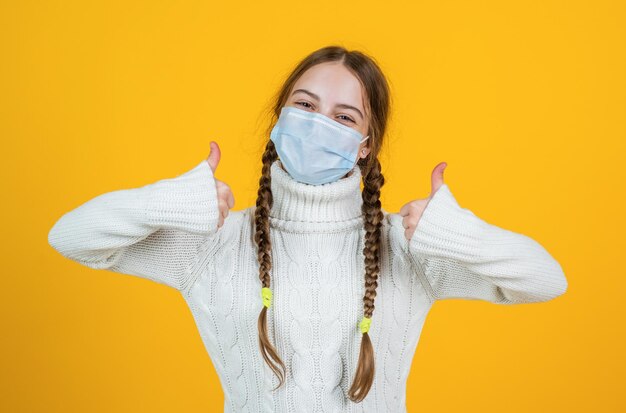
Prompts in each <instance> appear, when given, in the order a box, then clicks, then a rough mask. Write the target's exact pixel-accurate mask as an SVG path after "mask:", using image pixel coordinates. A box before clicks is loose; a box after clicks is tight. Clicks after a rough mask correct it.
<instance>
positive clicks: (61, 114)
mask: <svg viewBox="0 0 626 413" xmlns="http://www.w3.org/2000/svg"><path fill="white" fill-rule="evenodd" d="M625 17H626V13H625V10H624V3H623V2H621V1H617V0H616V1H598V0H595V1H587V2H582V1H546V0H525V1H518V2H509V1H500V0H492V1H436V2H435V1H433V2H408V1H406V2H394V1H344V2H335V1H315V2H294V1H280V2H278V1H276V2H272V3H266V2H233V3H231V4H227V3H226V2H220V3H217V2H201V1H194V2H191V1H188V2H175V1H154V0H152V1H141V2H139V1H101V2H95V1H22V0H20V1H4V2H2V5H1V6H0V23H1V24H0V33H1V36H0V44H1V50H0V52H1V58H2V65H0V71H1V79H2V80H1V83H0V86H1V95H2V101H1V106H0V110H1V113H2V116H1V129H0V133H1V136H2V143H3V145H2V147H3V153H4V155H3V157H2V158H3V159H2V163H1V168H2V179H3V191H2V192H3V202H2V209H3V210H2V216H3V220H4V224H3V234H4V235H3V237H2V244H3V245H2V251H3V270H2V278H3V280H2V281H3V282H2V288H0V299H1V300H0V303H1V304H0V306H1V310H2V316H1V317H2V318H1V319H2V330H3V331H2V337H3V339H2V341H1V343H2V344H1V346H2V348H1V353H2V360H1V364H2V368H1V372H2V373H1V382H0V388H1V389H2V397H0V410H1V411H3V412H74V411H75V412H141V411H150V412H174V411H176V412H218V411H222V409H223V394H222V391H221V388H220V385H219V381H218V377H217V375H216V373H215V371H214V369H213V366H212V364H211V361H210V359H209V357H208V355H207V353H206V352H205V349H204V347H203V344H202V342H201V339H200V336H199V334H198V332H197V330H196V327H195V325H194V323H193V319H192V316H191V313H190V311H189V310H188V308H187V307H186V305H185V303H184V301H183V298H182V296H180V295H179V293H178V292H177V291H175V290H173V289H169V288H168V287H166V286H163V285H160V284H156V283H153V282H151V281H147V280H144V279H141V278H138V277H132V276H123V275H120V274H115V273H111V272H106V271H97V270H92V269H89V268H86V267H82V266H80V265H78V264H76V263H74V262H72V261H70V260H67V259H64V258H63V257H62V256H60V255H59V254H58V253H57V252H56V251H54V250H53V249H52V248H51V247H50V246H49V245H48V243H47V234H48V231H49V229H50V228H51V227H52V225H53V224H54V222H55V221H56V220H57V219H58V218H59V217H60V216H61V215H62V214H63V213H65V212H67V211H69V210H70V209H73V208H75V207H77V206H78V205H80V204H81V203H83V202H85V201H87V200H88V199H91V198H93V197H95V196H97V195H99V194H101V193H104V192H108V191H112V190H115V189H121V188H127V187H137V186H142V185H145V184H147V183H150V182H154V181H156V180H159V179H161V178H165V177H172V176H175V175H178V174H180V173H182V172H184V171H186V170H188V169H190V168H191V167H193V166H195V165H196V164H197V163H198V162H199V161H200V160H202V159H203V158H205V157H206V156H207V155H208V152H209V141H210V140H216V141H217V142H218V143H219V144H220V146H221V149H222V159H221V162H220V165H219V168H218V170H217V173H216V176H217V177H218V178H219V179H221V180H223V181H225V182H227V183H228V184H229V185H230V186H231V187H232V188H233V192H234V194H235V199H236V204H235V207H234V209H235V210H240V209H244V208H246V207H248V206H251V205H253V204H254V201H255V194H256V188H257V184H258V178H259V175H260V166H261V161H260V154H261V148H262V146H263V145H264V143H265V141H266V139H268V137H267V136H265V135H264V128H265V126H266V121H267V119H266V117H265V116H264V114H263V111H264V109H265V108H266V107H267V105H268V104H269V98H270V97H271V96H272V94H273V93H274V92H275V91H276V89H277V88H278V87H279V85H280V84H281V81H282V80H283V79H284V76H286V74H287V73H288V72H289V71H290V70H291V69H292V67H293V65H295V64H296V62H297V61H299V60H300V59H301V58H303V57H304V56H305V55H306V54H308V53H310V52H312V51H313V50H315V49H317V48H319V47H322V46H325V45H328V44H341V45H343V46H346V47H348V48H351V49H352V48H354V49H359V50H362V51H364V52H366V53H368V54H370V55H372V56H374V57H375V58H376V59H377V60H378V62H379V63H380V65H381V67H382V68H383V70H384V71H385V73H386V74H387V75H388V77H389V81H390V83H391V87H392V93H393V98H394V103H395V106H394V108H393V121H392V123H391V125H390V130H389V135H388V137H387V142H386V144H385V146H386V150H385V152H384V153H383V154H382V156H381V161H382V163H383V168H384V169H383V172H384V174H385V178H386V184H385V186H384V188H383V206H384V207H385V209H387V210H389V211H392V212H395V211H398V210H399V209H400V207H401V206H402V205H403V204H404V203H406V202H408V201H410V200H412V199H418V198H425V197H426V196H428V193H429V190H430V172H431V170H432V168H433V167H434V166H435V165H436V164H437V163H438V162H441V161H446V162H448V168H447V170H446V172H445V175H444V176H445V181H446V182H447V183H448V185H449V187H450V188H451V190H452V192H453V193H454V194H455V196H456V198H457V200H458V201H459V203H460V204H461V206H463V207H465V208H468V209H470V210H472V211H473V212H474V213H476V214H477V215H478V216H479V217H481V218H482V219H484V220H486V221H487V222H490V223H493V224H496V225H498V226H501V227H503V228H507V229H510V230H513V231H517V232H521V233H524V234H527V235H529V236H531V237H533V238H534V239H536V240H537V241H539V242H540V243H541V244H542V245H543V246H544V247H545V248H546V249H547V250H548V251H549V252H550V253H551V254H552V255H553V256H554V257H555V258H556V259H557V260H558V261H559V262H560V263H561V265H562V267H563V269H564V271H565V273H566V276H567V279H568V281H569V290H568V291H567V293H566V294H565V295H564V296H562V297H559V298H557V299H555V300H553V301H550V302H546V303H540V304H526V305H517V306H508V307H507V306H498V305H496V304H492V303H488V302H481V301H469V300H448V301H440V302H437V303H436V304H435V305H434V307H433V308H432V310H431V313H430V315H429V317H428V319H427V321H426V324H425V326H424V331H423V333H422V337H421V341H420V344H419V345H418V348H417V352H416V354H415V358H414V362H413V367H412V371H411V375H410V376H409V380H408V396H407V405H408V410H409V412H416V413H418V412H452V411H463V412H470V411H477V412H478V411H480V412H499V411H503V410H506V411H507V412H535V411H547V412H557V411H559V412H560V411H563V412H565V411H567V412H572V411H602V412H617V411H625V410H624V409H626V396H625V395H624V384H625V382H626V380H625V379H626V377H624V376H625V355H624V349H625V348H626V346H625V344H626V343H625V340H624V337H625V331H624V321H623V315H624V311H623V302H624V300H625V299H624V292H625V289H624V286H625V284H626V283H625V280H624V277H625V275H626V274H625V270H624V257H625V255H626V254H625V253H624V247H625V246H626V245H625V243H624V231H625V230H626V226H625V225H624V223H625V222H624V221H625V220H624V187H625V185H624V175H625V172H624V161H625V159H624V158H625V157H624V153H625V152H626V150H625V149H626V148H625V146H626V145H625V143H624V142H625V138H626V133H625V132H626V122H625V119H624V118H625V114H626V98H625V96H626V88H625V79H626V77H625V74H626V67H625V66H626V65H625V47H624V45H625V40H626V36H625V24H624V21H625V19H624V18H625Z"/></svg>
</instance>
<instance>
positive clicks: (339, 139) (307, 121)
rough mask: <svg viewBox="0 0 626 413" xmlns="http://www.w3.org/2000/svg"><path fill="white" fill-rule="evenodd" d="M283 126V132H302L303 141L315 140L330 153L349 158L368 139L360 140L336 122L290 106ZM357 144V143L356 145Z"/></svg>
mask: <svg viewBox="0 0 626 413" xmlns="http://www.w3.org/2000/svg"><path fill="white" fill-rule="evenodd" d="M283 110H287V112H286V113H285V115H286V116H285V118H284V120H285V124H284V128H283V130H284V131H285V132H286V133H289V131H290V130H293V131H296V130H297V131H300V132H303V133H302V135H301V136H300V137H301V138H303V139H315V142H316V144H317V145H319V146H322V147H324V148H326V149H328V150H330V151H332V152H335V153H337V154H339V155H342V156H343V157H346V158H351V157H352V156H353V155H354V153H355V152H356V150H358V145H359V144H361V143H362V142H364V141H365V140H367V139H368V138H369V136H367V137H366V138H365V139H361V137H362V135H361V134H360V133H359V132H358V131H356V130H354V129H352V128H350V127H348V126H346V125H342V124H341V123H339V122H336V121H334V120H332V119H330V118H328V117H327V116H325V115H322V114H321V113H314V112H307V111H304V110H301V109H298V108H294V107H292V106H286V107H284V108H283ZM357 142H358V143H357Z"/></svg>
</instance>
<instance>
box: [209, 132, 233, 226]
mask: <svg viewBox="0 0 626 413" xmlns="http://www.w3.org/2000/svg"><path fill="white" fill-rule="evenodd" d="M210 145H211V152H210V153H209V156H208V158H207V159H206V161H207V162H208V164H209V166H210V167H211V170H212V171H213V177H214V178H215V170H216V169H217V164H219V162H220V157H221V151H220V147H219V146H218V144H217V142H214V141H211V144H210ZM215 186H216V189H217V198H218V205H219V210H220V220H219V222H218V224H217V227H218V228H221V227H222V225H224V220H225V219H226V217H227V216H228V211H229V209H231V208H232V207H233V206H235V197H234V196H233V193H232V191H231V190H230V186H228V184H227V183H225V182H222V181H220V180H219V179H217V178H215Z"/></svg>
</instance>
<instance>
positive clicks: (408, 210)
mask: <svg viewBox="0 0 626 413" xmlns="http://www.w3.org/2000/svg"><path fill="white" fill-rule="evenodd" d="M446 166H448V164H447V163H445V162H440V163H439V164H437V166H435V168H434V169H433V171H432V173H431V175H430V188H431V191H430V195H428V198H426V199H416V200H414V201H411V202H409V203H407V204H405V205H404V206H403V207H402V208H400V212H399V214H400V216H402V217H403V218H402V226H403V227H404V236H405V238H406V239H408V240H410V239H411V237H412V236H413V233H414V232H415V228H417V223H418V222H419V220H420V218H421V217H422V213H423V212H424V210H425V209H426V206H427V205H428V203H429V202H430V200H431V199H432V198H433V196H435V192H437V190H438V189H439V187H440V186H441V185H443V170H444V169H446Z"/></svg>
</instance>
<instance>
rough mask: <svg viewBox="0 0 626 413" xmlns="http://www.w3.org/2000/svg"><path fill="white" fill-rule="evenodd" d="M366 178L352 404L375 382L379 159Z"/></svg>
mask: <svg viewBox="0 0 626 413" xmlns="http://www.w3.org/2000/svg"><path fill="white" fill-rule="evenodd" d="M367 165H368V166H370V165H371V166H370V167H369V168H367V173H366V175H364V176H363V193H362V197H363V206H362V212H363V215H364V216H363V221H364V227H365V247H364V249H363V255H364V256H365V296H364V297H363V313H364V317H365V318H364V319H363V321H362V325H361V328H362V330H361V331H362V332H363V335H362V338H361V349H360V352H359V361H358V364H357V368H356V372H355V375H354V380H353V382H352V386H351V387H350V390H349V391H348V396H349V397H350V400H352V401H353V402H360V401H362V400H363V399H364V398H365V396H366V395H367V393H368V392H369V390H370V388H371V387H372V383H373V381H374V371H375V366H374V348H373V346H372V341H371V340H370V337H369V334H368V330H369V323H365V322H371V318H372V315H373V313H374V299H375V298H376V287H377V286H378V281H377V280H378V274H379V272H380V267H379V252H380V237H381V227H382V221H383V218H384V215H383V212H382V210H381V203H380V188H382V186H383V185H384V184H385V178H384V176H383V174H382V173H381V166H380V162H379V161H378V159H377V158H374V159H372V160H370V162H369V163H368V164H367Z"/></svg>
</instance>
